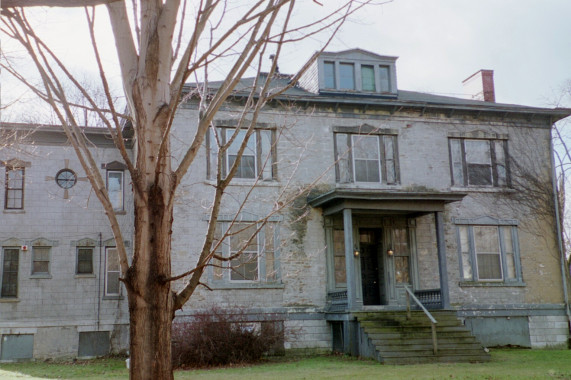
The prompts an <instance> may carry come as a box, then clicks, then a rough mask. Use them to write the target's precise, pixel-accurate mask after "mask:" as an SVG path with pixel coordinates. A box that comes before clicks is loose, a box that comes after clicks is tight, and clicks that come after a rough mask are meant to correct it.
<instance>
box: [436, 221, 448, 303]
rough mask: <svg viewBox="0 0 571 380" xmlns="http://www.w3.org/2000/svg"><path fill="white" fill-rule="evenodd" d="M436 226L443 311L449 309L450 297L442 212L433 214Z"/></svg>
mask: <svg viewBox="0 0 571 380" xmlns="http://www.w3.org/2000/svg"><path fill="white" fill-rule="evenodd" d="M434 222H435V224H436V245H437V247H438V271H439V273H440V297H441V298H440V299H441V301H442V307H443V308H444V309H448V308H450V295H449V290H448V271H447V270H446V241H445V240H444V220H443V217H442V212H441V211H437V212H435V213H434Z"/></svg>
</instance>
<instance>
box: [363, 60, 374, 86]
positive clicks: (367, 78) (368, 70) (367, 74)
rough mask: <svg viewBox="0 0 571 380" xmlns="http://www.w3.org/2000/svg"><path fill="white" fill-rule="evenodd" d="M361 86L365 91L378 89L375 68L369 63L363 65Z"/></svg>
mask: <svg viewBox="0 0 571 380" xmlns="http://www.w3.org/2000/svg"><path fill="white" fill-rule="evenodd" d="M361 86H362V89H363V91H376V87H375V68H374V67H373V66H369V65H361Z"/></svg>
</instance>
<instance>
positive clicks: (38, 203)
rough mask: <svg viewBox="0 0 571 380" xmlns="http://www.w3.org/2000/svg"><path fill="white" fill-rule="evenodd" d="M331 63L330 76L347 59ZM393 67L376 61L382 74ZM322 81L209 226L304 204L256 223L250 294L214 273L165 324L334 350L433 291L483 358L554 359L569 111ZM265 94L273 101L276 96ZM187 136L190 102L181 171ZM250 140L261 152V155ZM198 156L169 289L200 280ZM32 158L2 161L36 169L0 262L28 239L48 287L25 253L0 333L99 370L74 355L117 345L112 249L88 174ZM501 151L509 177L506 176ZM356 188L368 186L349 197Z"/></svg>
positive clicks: (274, 110) (182, 124) (206, 186)
mask: <svg viewBox="0 0 571 380" xmlns="http://www.w3.org/2000/svg"><path fill="white" fill-rule="evenodd" d="M327 57H328V58H327V59H330V60H332V61H331V62H333V61H335V60H336V59H337V58H338V57H344V55H343V54H341V53H340V54H339V55H335V54H333V55H328V56H327ZM336 57H337V58H336ZM347 57H348V58H347V59H353V60H355V62H356V63H355V64H356V65H361V66H367V65H369V64H371V65H372V64H377V63H375V62H376V61H375V60H377V59H378V60H380V61H379V62H381V63H382V62H384V61H383V59H385V60H386V59H388V58H391V57H382V56H376V55H374V54H371V53H368V52H362V51H358V50H354V51H351V52H350V54H348V55H347ZM360 60H361V61H360ZM394 61H395V60H394V59H392V58H391V59H390V60H388V62H389V64H387V65H388V66H387V67H389V69H390V68H391V67H393V66H391V65H394ZM359 62H361V63H359ZM363 62H365V63H363ZM370 62H373V63H370ZM326 64H330V61H327V60H320V61H318V63H316V66H315V67H313V69H312V71H311V73H313V74H312V75H311V76H310V77H307V78H304V79H305V82H304V83H305V84H304V86H305V88H302V87H294V88H292V89H290V90H288V91H287V92H286V93H285V95H283V96H282V98H280V99H279V100H280V101H278V102H275V103H270V104H268V105H267V106H266V107H265V108H264V110H263V112H262V113H261V115H260V117H259V119H258V120H257V124H258V128H259V129H260V130H263V131H271V133H275V134H276V135H278V136H279V138H276V144H275V149H274V150H273V151H272V154H273V156H272V160H273V165H274V166H273V168H274V170H275V171H274V172H273V173H272V176H271V178H270V177H268V178H266V179H264V180H260V179H258V180H256V178H235V179H234V183H233V185H231V186H230V188H229V190H228V191H227V194H226V196H225V198H224V200H223V206H222V211H221V215H220V218H219V222H220V223H221V228H227V227H225V226H227V225H229V223H230V222H231V221H232V220H233V219H234V218H235V217H236V216H238V219H239V220H240V221H242V222H244V223H255V221H256V220H258V218H260V217H263V216H265V215H267V214H268V213H271V212H272V210H274V209H275V208H276V199H278V197H279V195H280V194H282V193H284V194H293V193H295V192H296V191H299V189H300V188H306V187H311V189H312V191H311V193H310V196H309V198H307V195H306V194H304V195H303V196H302V197H301V198H299V199H298V200H296V201H295V202H293V203H292V204H291V205H287V206H286V207H285V208H283V209H281V210H280V211H279V212H277V213H275V214H274V215H272V216H271V218H270V219H268V226H269V227H268V229H264V231H263V232H261V234H260V235H259V237H258V238H257V239H258V240H256V241H257V242H258V243H257V244H258V246H264V247H266V250H265V251H264V252H262V251H261V250H260V249H258V252H257V253H258V259H257V260H258V261H257V264H256V265H257V266H256V271H257V274H256V276H255V278H252V279H250V280H247V281H246V280H240V281H237V280H235V279H233V277H232V274H231V273H229V271H227V272H224V273H221V272H218V271H217V270H215V269H213V268H209V269H208V271H207V272H206V273H205V277H204V282H205V283H207V284H208V286H209V287H210V288H211V289H212V290H208V289H206V288H199V289H198V290H197V291H196V293H195V294H194V295H193V296H192V298H191V300H190V303H189V305H188V306H186V307H184V308H183V310H182V311H179V312H178V313H177V318H179V319H181V320H183V319H185V318H191V317H192V315H194V313H196V312H197V311H204V310H208V309H209V308H210V307H211V306H213V305H216V306H217V307H219V308H222V309H224V308H229V309H231V308H240V309H242V310H246V311H247V313H248V316H249V319H250V320H252V321H276V322H279V323H283V326H284V336H285V341H284V345H285V348H286V349H292V350H293V349H303V350H317V351H323V350H331V349H332V347H333V345H334V344H335V342H334V341H333V340H334V339H333V334H332V324H331V323H332V322H333V323H336V322H341V321H345V322H347V321H351V318H352V316H351V312H352V311H358V310H372V311H374V310H388V309H397V310H399V309H402V308H403V307H404V306H403V305H404V304H403V299H404V298H403V297H404V286H410V287H411V288H412V289H413V290H417V291H422V290H429V289H431V290H435V291H436V292H437V293H438V294H439V297H441V298H440V302H441V303H442V305H441V307H444V308H449V309H453V310H457V311H458V314H459V316H460V317H461V318H463V319H464V320H465V323H466V325H467V326H470V328H471V329H472V331H473V333H474V334H475V335H476V336H479V337H480V338H481V340H482V342H488V343H489V344H490V345H496V344H519V345H523V346H529V347H537V348H541V347H555V346H559V347H562V346H565V345H566V342H567V340H568V336H569V331H568V328H567V325H566V323H567V321H568V316H567V315H566V308H567V307H568V306H567V303H568V300H565V299H564V291H563V287H564V280H563V279H562V276H561V273H562V272H561V256H560V253H559V251H558V246H557V231H556V228H555V215H554V208H553V192H552V188H551V186H552V183H551V180H552V167H551V148H550V128H551V124H552V122H553V120H556V119H559V118H562V117H565V116H566V115H568V114H569V113H570V112H569V110H550V109H539V108H530V107H520V106H511V105H502V104H495V103H490V102H478V101H468V100H463V99H454V98H446V97H439V96H433V95H428V94H418V93H412V92H406V91H396V88H395V89H394V91H392V90H391V92H390V93H387V94H366V95H367V96H363V97H359V96H356V95H359V94H355V93H354V92H351V93H350V94H348V93H347V92H346V91H336V89H331V88H330V89H327V91H325V90H323V91H322V90H320V89H322V83H321V82H320V83H317V84H316V83H313V82H312V81H316V80H319V81H321V79H319V78H320V76H319V75H321V74H319V73H320V72H321V71H320V70H321V68H322V66H323V65H326ZM320 65H321V66H320ZM361 66H355V67H361ZM391 75H392V74H391ZM355 78H358V77H357V76H356V77H355ZM280 80H281V82H280ZM276 82H278V83H277V84H276V85H278V86H279V85H280V83H281V84H285V83H287V80H284V78H283V77H281V78H280V79H279V80H276ZM310 82H311V83H310ZM360 85H361V86H364V84H363V83H361V84H360ZM394 86H396V79H395V83H394ZM286 105H287V106H286ZM240 107H241V97H240V94H237V95H236V96H235V97H234V98H233V99H232V101H230V102H228V104H227V105H226V106H225V108H224V109H223V110H222V111H221V112H220V113H219V114H218V115H217V117H216V119H215V120H214V124H215V125H216V126H217V127H219V128H223V127H229V128H231V127H233V126H234V125H235V124H233V123H235V122H236V120H238V118H239V117H240V110H241V108H240ZM197 119H198V110H197V104H196V103H195V102H194V101H193V100H192V99H191V100H189V101H188V102H187V103H185V104H183V105H182V107H181V108H180V110H179V112H178V114H177V118H176V119H175V121H174V123H173V138H172V143H173V152H174V154H175V156H174V162H175V165H176V162H177V160H178V158H179V157H180V155H181V154H182V153H183V151H182V149H183V145H184V144H183V143H184V142H186V141H190V140H191V138H192V136H193V134H194V132H195V130H194V128H195V127H196V120H197ZM50 133H51V134H52V135H53V134H56V135H57V133H56V132H54V131H52V132H50ZM268 133H269V132H268ZM259 136H262V134H260V135H259ZM347 136H348V137H347ZM44 137H45V136H44ZM365 137H366V138H367V139H368V140H366V141H369V142H370V141H378V142H376V143H374V144H373V145H372V146H375V144H377V146H378V151H376V149H377V148H374V150H375V152H374V154H372V153H371V151H369V152H368V153H371V154H372V156H373V158H372V159H370V158H367V157H364V158H361V157H359V156H357V155H356V153H354V152H356V151H357V148H358V147H359V146H360V145H359V144H360V142H359V138H365ZM262 138H263V137H259V139H260V140H259V145H258V147H257V148H255V149H261V148H260V146H262V144H263V141H262ZM375 139H378V140H375ZM346 141H348V142H349V144H353V145H352V150H353V152H351V151H349V152H342V148H341V146H342V144H343V143H345V142H346ZM466 141H467V142H468V143H466ZM482 141H483V142H487V143H489V145H487V146H488V148H486V149H488V150H484V152H485V153H484V156H485V155H486V154H487V155H488V156H487V159H488V161H490V162H491V163H487V164H486V163H483V164H482V163H476V164H477V165H480V166H479V167H477V165H476V164H473V162H475V161H477V159H478V157H476V158H474V157H472V156H470V154H472V153H470V152H471V151H470V149H472V147H467V146H466V144H472V142H474V143H473V144H474V145H478V142H482ZM208 144H209V142H208V141H207V142H205V144H204V145H205V146H204V149H202V150H201V151H200V154H199V157H198V158H197V160H196V161H195V163H194V164H193V166H192V167H191V168H190V172H189V175H188V176H187V177H186V178H185V179H184V180H183V183H182V184H181V186H180V188H179V189H178V194H177V196H178V198H177V204H176V209H175V222H174V226H173V243H172V254H173V274H178V273H182V272H184V271H186V270H188V269H190V268H192V267H193V266H194V265H195V260H196V257H197V254H198V253H197V252H199V251H200V248H201V246H202V243H203V237H204V232H205V231H206V228H207V213H208V210H209V207H210V204H211V197H212V193H211V189H212V184H213V181H212V180H211V179H209V178H211V177H210V173H209V170H212V162H211V161H210V160H212V156H211V155H209V152H210V150H209V149H212V148H211V147H210V146H208ZM453 144H458V145H454V146H462V150H461V151H462V152H464V153H463V154H464V155H463V156H462V157H461V158H462V159H461V160H460V159H458V158H457V157H456V158H454V154H455V153H453V151H452V146H453ZM461 144H464V145H461ZM500 146H501V147H506V146H507V148H498V147H500ZM490 147H492V148H490ZM490 149H491V150H490ZM494 149H495V150H494ZM26 150H29V151H28V152H8V151H4V150H3V151H2V153H1V156H0V160H2V161H3V162H5V161H8V160H10V159H12V158H17V159H20V160H23V161H29V162H30V163H31V166H30V167H27V168H26V187H25V207H24V210H18V211H13V210H4V213H3V217H2V219H3V223H2V225H3V227H2V229H1V230H0V242H2V246H3V247H20V246H23V245H28V246H30V247H31V246H33V244H34V241H35V239H40V238H42V239H45V240H46V241H48V243H49V244H51V256H50V272H49V275H50V278H41V279H39V278H38V279H36V278H32V277H33V276H30V275H29V274H30V273H31V268H30V266H31V264H32V259H31V258H30V254H31V252H30V251H23V250H20V251H19V255H20V256H19V257H20V267H19V269H18V270H19V277H18V297H17V298H15V299H10V298H2V299H0V334H2V335H3V336H12V335H18V334H33V357H37V358H42V357H48V356H77V355H78V352H84V353H85V352H94V353H97V347H95V348H94V347H86V348H84V349H83V351H82V348H81V347H79V346H80V342H81V337H80V333H84V332H98V331H99V332H101V331H103V332H108V342H109V343H108V345H109V348H110V349H111V350H112V351H120V350H123V349H124V348H125V347H126V342H127V340H128V333H127V331H128V330H127V329H126V324H127V321H128V316H127V310H126V300H125V299H123V298H122V297H114V298H113V299H106V297H104V295H103V294H104V293H105V287H104V281H105V274H104V270H103V269H105V268H104V267H101V268H100V263H101V262H102V261H101V260H100V258H103V262H104V259H105V252H104V248H105V246H112V236H111V231H110V229H109V227H108V226H107V223H106V219H105V215H104V214H103V211H102V208H101V206H100V205H99V204H98V201H97V200H96V198H95V197H94V196H93V195H92V194H90V191H91V190H90V188H89V184H88V182H85V181H81V177H82V173H83V171H82V169H81V167H80V166H79V164H78V162H77V160H76V159H75V156H74V154H73V152H72V150H71V149H70V148H69V146H67V145H66V144H65V143H63V142H62V143H61V144H57V143H55V142H54V140H53V137H51V138H50V139H46V142H45V143H43V144H40V143H37V144H32V145H28V146H24V151H26ZM492 150H493V151H494V152H495V153H490V152H491V151H492ZM466 151H469V153H468V155H466ZM94 152H95V154H96V156H97V159H98V160H99V161H100V162H101V163H102V164H104V163H109V162H112V161H120V158H119V157H118V156H117V153H116V152H115V151H114V150H113V149H112V148H111V147H109V146H107V145H105V144H100V145H99V146H97V147H96V148H94ZM502 152H505V155H506V157H509V160H508V159H507V158H506V159H505V160H503V161H502V157H501V155H502V154H504V153H502ZM480 153H481V152H480ZM474 154H475V153H474ZM490 154H491V156H490ZM344 155H345V156H344ZM381 155H384V156H383V157H382V158H381ZM347 156H349V157H350V159H346V157H347ZM375 157H377V158H375ZM259 159H260V157H258V158H256V160H259ZM366 159H369V161H370V165H373V166H375V165H377V166H376V167H378V169H375V170H377V173H371V172H363V173H365V174H363V173H361V172H359V170H360V169H359V168H358V167H357V166H355V165H357V163H358V161H359V160H361V161H365V160H366ZM375 160H376V161H375ZM454 160H456V161H454ZM470 160H472V161H470ZM346 161H347V162H348V163H347V167H349V166H351V165H352V166H351V168H350V169H347V170H348V172H349V174H347V173H344V172H343V170H345V169H344V167H342V165H345V163H346ZM256 162H258V161H256ZM455 163H456V164H458V166H454V164H455ZM461 164H462V165H464V166H461ZM257 165H260V163H259V162H258V163H257ZM470 165H472V166H470ZM481 165H484V166H481ZM486 165H487V166H486ZM64 167H67V168H70V169H72V170H73V171H74V172H75V173H77V175H78V177H79V181H78V182H77V184H76V185H75V186H74V187H73V188H71V189H69V194H68V198H67V199H64V197H63V190H62V189H61V188H59V187H58V186H57V184H56V183H55V181H54V179H53V176H55V175H56V173H57V172H58V171H59V170H60V169H62V168H64ZM381 167H382V168H381ZM482 168H484V169H482ZM102 170H103V169H102ZM454 170H463V175H464V176H465V180H466V181H468V182H466V183H459V182H460V180H459V179H458V177H457V178H454V176H458V175H460V174H458V171H456V172H455V171H454ZM471 170H475V171H477V170H480V171H481V170H484V171H485V170H489V173H490V174H489V178H488V179H486V181H489V182H486V183H485V184H483V185H482V184H480V185H474V184H470V183H469V181H470V180H472V178H470V177H469V176H471V175H473V172H471ZM373 172H374V170H373ZM125 173H126V172H125ZM502 173H503V174H502ZM505 173H507V174H505ZM359 175H365V176H372V177H367V180H365V181H360V180H358V177H357V176H359ZM486 175H487V174H486ZM344 176H345V177H344ZM351 176H352V177H351ZM375 176H377V177H375ZM526 176H527V177H526ZM245 177H247V176H245ZM342 178H346V180H343V179H342ZM347 178H349V179H347ZM375 178H377V179H375ZM526 178H527V179H529V178H533V179H538V181H534V182H533V185H535V186H536V185H537V184H540V185H541V186H540V187H541V188H537V189H536V190H537V194H542V195H543V197H541V196H539V195H534V196H532V197H529V196H527V195H526V191H525V190H524V189H525V187H524V185H525V184H526V183H528V182H529V181H528V180H527V179H526ZM476 180H481V179H476ZM2 181H4V177H2ZM502 181H505V183H503V182H502ZM2 183H4V182H2ZM124 184H128V179H127V178H125V180H124ZM253 185H255V188H254V189H253V191H251V192H250V190H251V188H252V186H253ZM530 186H531V185H530ZM536 187H537V186H536ZM125 189H126V190H128V186H127V187H126V188H125ZM550 194H551V195H550ZM246 198H247V199H246ZM282 199H283V198H282ZM308 199H309V202H308ZM278 201H279V199H278ZM130 204H131V199H130V194H129V191H126V192H125V205H126V208H125V212H124V213H123V215H120V216H119V217H120V218H121V219H120V220H121V223H122V226H123V227H124V228H127V229H128V228H130V227H129V226H130V225H131V224H132V218H133V215H132V210H131V209H130V207H131V206H130ZM278 208H279V207H278ZM348 227H350V229H348ZM490 231H492V234H491V235H490ZM494 231H497V232H494ZM484 233H486V234H488V235H486V236H491V237H492V239H496V240H497V241H498V242H497V244H496V245H495V246H493V247H492V248H494V249H495V251H491V252H489V251H482V249H481V244H483V243H482V242H481V239H480V237H481V236H484V235H478V234H484ZM498 233H499V234H500V235H498ZM462 234H464V235H462ZM125 236H129V234H128V233H126V234H125ZM81 239H91V240H92V241H93V242H94V244H95V245H94V247H95V249H94V257H93V274H91V275H77V274H76V268H75V265H76V262H75V260H76V246H77V243H76V242H77V241H79V240H81ZM367 239H369V240H367ZM462 239H463V240H462ZM484 240H485V239H484ZM488 240H489V239H488ZM74 242H75V243H74ZM74 244H76V245H74ZM229 246H231V244H229ZM268 247H271V248H268ZM224 249H227V250H229V249H231V248H224ZM371 252H373V253H371ZM483 255H489V256H483ZM373 256H374V259H371V257H373ZM2 259H3V258H2ZM368 260H369V261H368ZM370 260H373V261H370ZM478 260H481V261H482V263H480V264H478V263H477V262H478ZM101 265H104V264H101ZM370 265H373V266H374V265H376V267H375V269H374V271H373V272H371V270H369V272H367V271H368V269H366V268H367V267H368V266H370ZM102 270H103V271H102ZM442 271H444V273H443V272H442ZM371 273H372V274H373V277H374V278H375V279H376V280H377V281H378V282H379V284H378V285H374V286H373V285H372V284H373V283H374V284H376V282H375V281H373V280H370V279H369V278H370V275H371ZM367 276H369V277H367ZM486 276H487V277H486ZM176 286H180V284H176ZM375 287H376V290H375ZM123 291H124V290H123ZM335 297H339V299H336V298H335ZM490 328H492V329H493V330H494V331H496V330H501V329H506V328H508V329H511V330H510V331H513V335H514V336H517V339H514V340H513V341H510V340H509V339H508V338H507V337H506V338H505V339H504V340H503V341H498V340H496V341H494V340H493V339H492V338H491V337H487V335H486V330H489V329H490ZM347 331H348V330H347ZM84 336H87V335H84ZM55 337H57V339H58V342H57V343H55V342H54V339H55ZM101 345H102V346H104V344H103V343H102V344H101ZM99 348H101V347H99ZM2 350H3V351H2V352H3V353H4V352H5V351H4V350H6V349H5V348H2ZM90 350H91V351H90ZM6 352H7V351H6ZM12 358H13V357H12V356H10V355H9V354H6V356H3V359H5V360H10V359H12Z"/></svg>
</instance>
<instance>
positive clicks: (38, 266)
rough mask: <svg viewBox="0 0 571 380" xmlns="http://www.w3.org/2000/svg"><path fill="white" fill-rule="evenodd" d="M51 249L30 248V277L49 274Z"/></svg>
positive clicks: (42, 247) (41, 247)
mask: <svg viewBox="0 0 571 380" xmlns="http://www.w3.org/2000/svg"><path fill="white" fill-rule="evenodd" d="M50 254H51V247H44V246H34V247H32V276H48V275H49V274H50Z"/></svg>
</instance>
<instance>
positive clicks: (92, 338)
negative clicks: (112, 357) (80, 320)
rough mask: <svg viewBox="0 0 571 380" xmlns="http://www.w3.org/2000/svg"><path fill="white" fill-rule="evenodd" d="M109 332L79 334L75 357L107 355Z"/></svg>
mask: <svg viewBox="0 0 571 380" xmlns="http://www.w3.org/2000/svg"><path fill="white" fill-rule="evenodd" d="M109 348H110V341H109V331H86V332H80V333H79V345H78V352H77V356H79V357H80V358H91V357H96V356H105V355H108V354H109Z"/></svg>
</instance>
